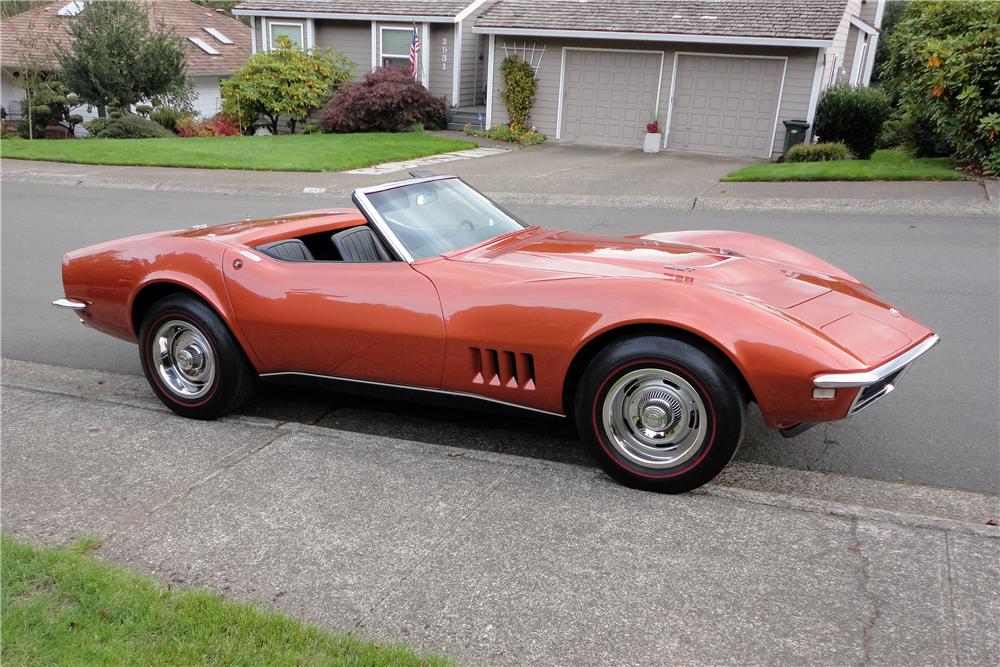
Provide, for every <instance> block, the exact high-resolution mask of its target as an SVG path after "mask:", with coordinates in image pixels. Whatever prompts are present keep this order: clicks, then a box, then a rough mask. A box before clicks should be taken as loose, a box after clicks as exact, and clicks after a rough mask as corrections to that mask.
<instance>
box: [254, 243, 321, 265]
mask: <svg viewBox="0 0 1000 667" xmlns="http://www.w3.org/2000/svg"><path fill="white" fill-rule="evenodd" d="M257 250H260V251H261V252H262V253H264V254H265V255H270V256H271V257H274V258H275V259H283V260H285V261H286V262H311V261H313V260H314V258H313V254H312V253H311V252H309V248H307V247H306V244H305V243H303V242H302V240H301V239H285V240H283V241H274V242H273V243H265V244H264V245H259V246H257Z"/></svg>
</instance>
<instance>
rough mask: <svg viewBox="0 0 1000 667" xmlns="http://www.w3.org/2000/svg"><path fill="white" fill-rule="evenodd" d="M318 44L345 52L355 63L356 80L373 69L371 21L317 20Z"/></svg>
mask: <svg viewBox="0 0 1000 667" xmlns="http://www.w3.org/2000/svg"><path fill="white" fill-rule="evenodd" d="M316 46H317V47H320V48H328V49H333V50H334V51H337V52H338V53H343V54H344V55H345V56H347V58H348V60H350V61H351V62H352V63H354V80H358V79H360V78H362V77H364V75H365V74H368V72H370V71H371V69H372V27H371V22H370V21H323V20H317V21H316Z"/></svg>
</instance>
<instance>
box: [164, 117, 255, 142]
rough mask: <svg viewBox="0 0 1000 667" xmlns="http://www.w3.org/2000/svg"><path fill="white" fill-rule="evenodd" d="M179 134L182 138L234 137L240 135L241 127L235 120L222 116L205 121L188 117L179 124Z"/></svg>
mask: <svg viewBox="0 0 1000 667" xmlns="http://www.w3.org/2000/svg"><path fill="white" fill-rule="evenodd" d="M177 134H179V135H180V136H182V137H233V136H236V135H238V134H240V126H239V123H238V122H237V121H236V119H235V118H233V117H232V116H224V115H222V114H218V115H216V116H213V117H211V118H206V119H203V120H195V119H194V118H190V117H188V118H182V119H181V120H179V121H178V122H177Z"/></svg>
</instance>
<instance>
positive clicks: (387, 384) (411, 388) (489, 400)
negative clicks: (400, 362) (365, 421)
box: [260, 371, 566, 417]
mask: <svg viewBox="0 0 1000 667" xmlns="http://www.w3.org/2000/svg"><path fill="white" fill-rule="evenodd" d="M289 375H291V376H299V377H311V378H318V379H320V380H334V381H337V382H353V383H356V384H366V385H371V386H374V387H388V388H390V389H406V390H409V391H423V392H427V393H429V394H441V395H445V396H461V397H462V398H474V399H477V400H480V401H486V402H487V403H496V404H497V405H504V406H507V407H509V408H517V409H518V410H528V411H530V412H537V413H539V414H543V415H549V416H550V417H565V416H566V415H564V414H562V413H559V412H549V411H548V410H540V409H538V408H529V407H528V406H526V405H519V404H517V403H510V402H508V401H501V400H499V399H496V398H489V397H487V396H480V395H479V394H470V393H468V392H464V391H448V390H446V389H431V388H430V387H414V386H411V385H407V384H393V383H391V382H374V381H372V380H358V379H356V378H345V377H338V376H336V375H322V374H320V373H306V372H304V371H284V372H279V373H261V374H260V377H262V378H271V377H283V376H289Z"/></svg>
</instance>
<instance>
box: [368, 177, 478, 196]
mask: <svg viewBox="0 0 1000 667" xmlns="http://www.w3.org/2000/svg"><path fill="white" fill-rule="evenodd" d="M449 178H458V176H450V175H447V174H438V175H435V176H424V177H423V178H407V179H405V180H402V181H391V182H389V183H380V184H379V185H370V186H368V187H367V188H357V189H356V190H354V194H362V195H367V194H371V193H372V192H384V191H386V190H395V189H396V188H401V187H403V186H405V185H416V184H418V183H428V182H430V181H443V180H445V179H449Z"/></svg>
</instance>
